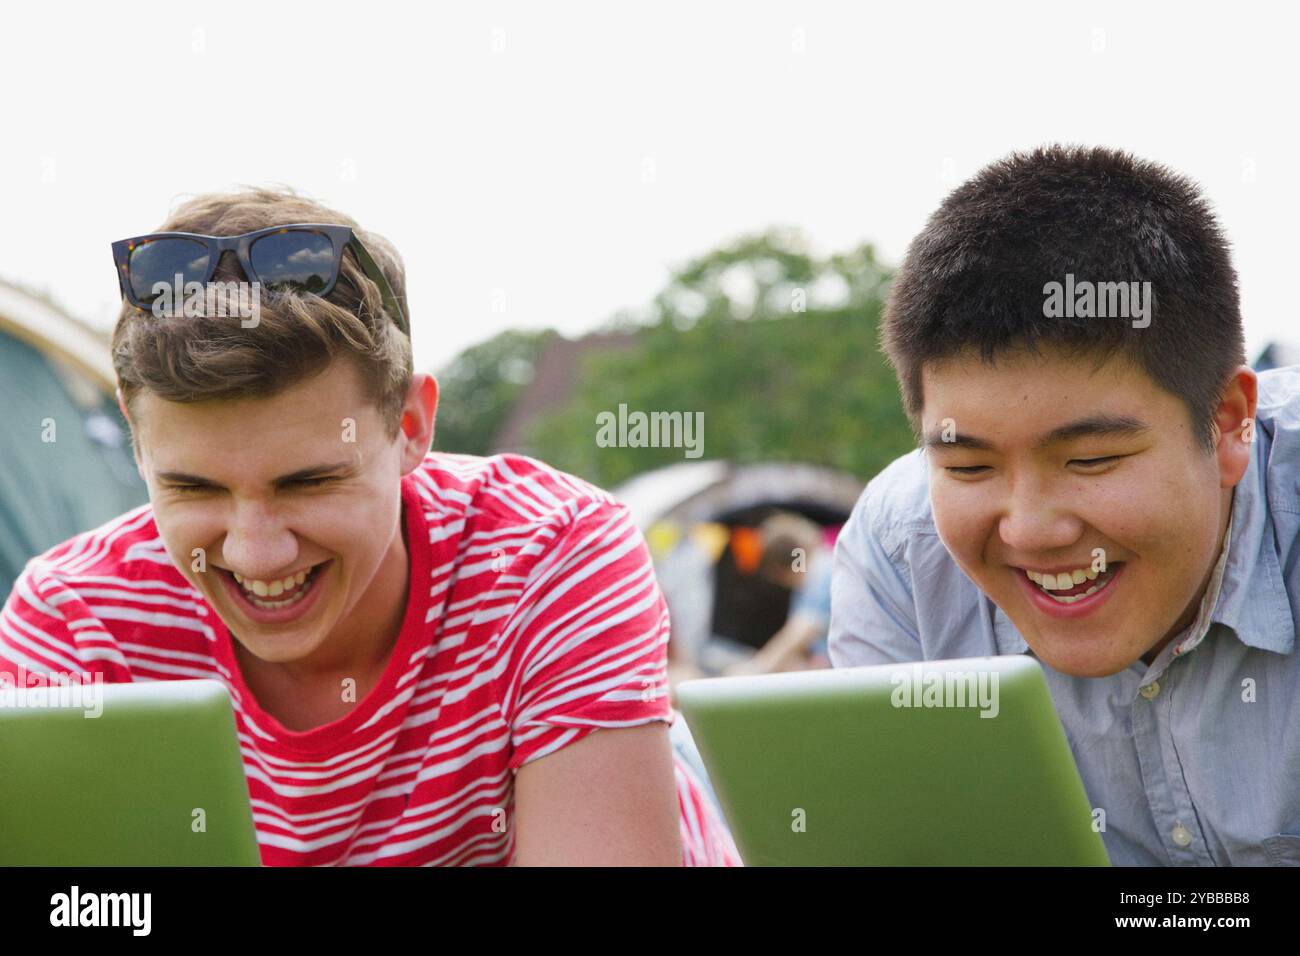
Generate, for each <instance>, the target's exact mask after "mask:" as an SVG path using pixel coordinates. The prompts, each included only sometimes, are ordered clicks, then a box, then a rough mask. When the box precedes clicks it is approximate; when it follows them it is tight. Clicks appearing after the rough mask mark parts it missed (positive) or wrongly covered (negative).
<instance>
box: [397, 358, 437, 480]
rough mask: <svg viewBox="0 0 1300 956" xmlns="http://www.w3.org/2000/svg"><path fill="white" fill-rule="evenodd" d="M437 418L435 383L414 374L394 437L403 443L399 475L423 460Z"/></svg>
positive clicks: (429, 377)
mask: <svg viewBox="0 0 1300 956" xmlns="http://www.w3.org/2000/svg"><path fill="white" fill-rule="evenodd" d="M437 417H438V380H437V379H435V378H434V377H433V376H432V375H430V374H428V373H427V372H416V373H415V375H414V376H413V377H412V378H411V387H410V390H409V391H408V392H407V395H406V405H405V407H404V408H403V410H402V427H401V431H400V433H399V435H398V438H399V439H400V440H402V441H403V442H404V446H405V447H404V448H403V461H402V473H403V474H407V473H409V472H411V471H413V470H414V469H415V468H417V467H418V466H419V464H420V462H422V461H423V460H424V456H425V455H426V454H427V453H428V451H429V448H430V446H432V444H433V429H434V421H435V420H436V419H437Z"/></svg>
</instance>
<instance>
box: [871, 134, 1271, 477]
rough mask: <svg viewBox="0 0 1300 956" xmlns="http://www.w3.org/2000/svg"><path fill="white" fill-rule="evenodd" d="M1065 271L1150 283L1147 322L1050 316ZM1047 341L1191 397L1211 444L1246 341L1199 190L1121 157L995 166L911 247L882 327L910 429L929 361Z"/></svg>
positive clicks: (1223, 254) (1104, 152)
mask: <svg viewBox="0 0 1300 956" xmlns="http://www.w3.org/2000/svg"><path fill="white" fill-rule="evenodd" d="M1067 275H1071V276H1073V277H1075V278H1077V279H1078V280H1087V281H1090V282H1093V283H1119V282H1139V283H1140V282H1150V283H1151V285H1150V287H1149V289H1150V292H1151V299H1150V301H1151V308H1150V315H1149V322H1150V324H1149V325H1148V326H1146V327H1145V328H1135V327H1134V323H1133V322H1132V321H1130V320H1129V318H1127V317H1109V318H1096V317H1093V318H1084V317H1065V316H1061V317H1048V316H1046V315H1045V314H1044V301H1045V298H1046V286H1047V285H1048V283H1051V282H1060V283H1064V282H1065V281H1066V276H1067ZM1043 345H1048V346H1053V347H1057V348H1060V349H1063V350H1064V351H1065V352H1066V354H1068V355H1071V356H1076V355H1090V356H1092V357H1094V358H1095V359H1096V361H1097V364H1098V366H1100V365H1101V364H1102V363H1104V362H1105V361H1106V359H1108V358H1109V357H1110V356H1112V355H1114V354H1116V353H1117V352H1118V353H1121V354H1125V355H1127V356H1128V357H1130V358H1131V359H1133V360H1134V361H1135V362H1136V363H1137V364H1138V365H1139V366H1140V367H1141V368H1142V369H1144V370H1145V371H1146V373H1147V375H1148V376H1150V378H1151V379H1152V380H1153V381H1154V382H1155V383H1156V384H1157V385H1158V386H1159V387H1161V388H1163V389H1164V390H1165V391H1168V392H1171V393H1172V394H1174V395H1177V396H1178V397H1179V398H1181V399H1182V400H1183V402H1184V403H1185V404H1186V406H1187V409H1188V413H1189V415H1190V418H1191V422H1192V427H1193V431H1194V435H1195V438H1196V439H1197V440H1198V442H1199V443H1200V445H1201V447H1202V448H1204V449H1206V450H1207V451H1208V450H1210V449H1212V448H1213V445H1214V411H1215V408H1216V407H1217V405H1218V402H1219V399H1220V398H1221V397H1222V394H1223V389H1224V387H1225V385H1226V384H1227V382H1228V380H1229V378H1230V377H1231V374H1232V372H1233V371H1234V370H1235V369H1236V368H1237V367H1238V366H1240V365H1242V364H1243V363H1244V362H1245V360H1246V359H1245V342H1244V334H1243V331H1242V325H1241V308H1240V304H1239V300H1238V295H1237V274H1236V271H1235V270H1234V269H1233V267H1232V258H1231V255H1230V253H1229V248H1228V243H1227V240H1226V239H1225V238H1224V236H1223V234H1222V232H1221V231H1220V228H1219V225H1218V222H1217V221H1216V219H1215V216H1214V213H1213V212H1212V211H1211V209H1210V207H1209V205H1208V203H1207V202H1206V201H1205V199H1204V198H1203V197H1202V195H1201V192H1200V189H1199V188H1198V187H1197V186H1196V184H1195V183H1193V182H1192V181H1191V180H1189V179H1187V178H1186V177H1185V176H1182V175H1179V174H1177V173H1174V172H1172V171H1171V170H1169V169H1167V168H1166V167H1164V166H1162V165H1160V164H1158V163H1153V162H1149V161H1146V160H1141V159H1137V158H1134V157H1133V156H1132V155H1130V154H1128V153H1125V152H1123V151H1120V150H1113V149H1106V148H1102V147H1094V148H1087V147H1082V146H1061V145H1051V146H1043V147H1039V148H1038V149H1035V150H1033V151H1032V152H1028V153H1020V152H1017V153H1012V154H1011V155H1010V156H1008V157H1006V158H1005V159H1002V160H999V161H998V162H995V163H993V164H991V165H989V166H986V167H985V168H984V169H982V170H981V171H980V172H979V173H977V174H976V175H975V176H974V177H973V178H972V179H970V180H969V181H967V182H966V183H964V184H962V185H961V186H959V187H958V188H957V189H956V190H954V191H953V192H952V193H951V194H950V195H949V196H948V197H947V198H946V199H945V200H944V201H943V204H942V205H941V206H940V207H939V209H938V211H937V212H935V213H934V215H933V216H931V217H930V220H929V222H927V223H926V226H925V228H924V229H923V230H922V231H921V233H920V234H919V235H918V236H917V237H916V238H915V239H914V240H913V241H912V244H911V245H910V246H909V247H908V251H907V256H906V258H905V259H904V262H903V265H902V266H901V267H900V269H899V271H898V273H897V275H896V276H895V278H894V281H893V284H892V288H891V289H890V294H889V300H888V302H887V304H886V307H885V312H884V317H883V321H882V325H881V347H882V349H883V350H884V352H885V354H886V355H887V356H888V358H889V361H890V363H891V364H892V365H893V367H894V371H895V373H896V374H897V375H898V379H899V385H900V388H901V390H902V394H903V407H904V410H905V411H906V413H907V416H908V418H909V420H910V421H911V423H912V427H913V430H914V431H916V433H917V435H918V437H919V436H920V430H921V426H920V419H921V408H922V402H923V395H922V392H921V369H922V366H923V365H925V364H927V363H931V362H937V361H940V360H943V359H946V358H950V357H952V356H954V355H956V354H958V353H961V352H964V351H966V350H967V349H973V350H976V351H978V354H979V355H980V357H981V359H982V360H983V361H984V362H986V363H988V362H992V361H993V360H994V359H995V357H996V356H997V355H999V354H1000V353H1004V352H1007V351H1016V350H1018V349H1027V350H1029V351H1030V352H1033V353H1037V352H1038V351H1039V348H1040V347H1041V346H1043Z"/></svg>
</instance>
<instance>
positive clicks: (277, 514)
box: [0, 190, 736, 865]
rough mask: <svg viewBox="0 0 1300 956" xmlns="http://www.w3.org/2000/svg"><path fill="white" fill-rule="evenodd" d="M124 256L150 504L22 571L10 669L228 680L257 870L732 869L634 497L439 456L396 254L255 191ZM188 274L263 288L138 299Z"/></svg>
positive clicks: (5, 644)
mask: <svg viewBox="0 0 1300 956" xmlns="http://www.w3.org/2000/svg"><path fill="white" fill-rule="evenodd" d="M167 234H170V235H167ZM177 234H181V235H177ZM114 257H115V260H116V263H117V266H118V270H119V272H118V276H119V280H120V282H121V284H122V290H123V295H124V298H125V299H126V301H125V302H124V304H123V309H122V313H121V315H120V317H119V320H118V323H117V327H116V329H115V332H114V335H113V360H114V364H115V368H116V371H117V376H118V383H119V400H120V403H121V405H122V410H123V414H124V415H126V416H127V417H128V419H129V421H130V424H131V431H132V441H133V445H134V448H135V453H136V460H137V463H138V465H139V468H140V472H141V475H142V476H143V477H144V479H145V481H146V482H147V485H148V490H149V498H150V501H149V503H148V504H147V505H144V506H142V507H140V508H138V509H136V510H134V511H132V512H129V513H128V514H125V515H123V516H121V517H120V518H118V519H115V520H114V521H111V522H109V523H107V524H105V525H104V526H103V527H100V528H97V529H95V530H93V531H89V532H86V533H84V534H81V535H79V536H77V537H75V538H73V539H72V540H70V541H67V542H65V543H63V544H61V545H59V546H57V547H55V548H52V549H51V550H50V551H48V552H47V553H45V554H43V555H41V556H40V557H38V558H34V559H33V560H32V561H31V562H30V563H29V564H28V566H27V569H26V570H25V572H24V574H23V575H22V577H21V578H20V579H19V581H18V582H17V584H16V586H15V587H14V590H13V592H12V594H11V596H10V598H9V600H8V601H7V603H6V605H5V607H4V610H3V612H2V613H0V672H3V671H8V672H9V675H10V678H11V680H12V682H13V683H16V684H18V685H19V686H22V683H23V680H24V676H25V674H27V673H31V674H43V673H50V672H56V671H57V672H69V671H72V672H87V673H96V674H102V675H103V677H104V679H105V680H107V681H109V682H119V681H132V680H172V679H181V678H212V679H216V680H219V681H222V682H223V683H224V684H225V685H226V686H227V687H228V688H229V689H230V692H231V695H232V697H233V699H234V703H235V714H236V724H237V728H238V734H239V742H240V746H241V748H242V751H243V755H244V762H245V769H246V771H247V777H248V783H249V789H250V793H251V797H252V804H253V812H254V817H255V821H256V826H257V835H258V840H259V843H260V845H261V848H262V859H263V862H265V863H266V864H271V865H322V864H381V865H433V864H506V863H512V862H513V863H517V864H655V865H658V864H664V865H675V864H678V863H682V862H685V863H688V864H712V863H734V862H736V857H735V851H734V847H733V846H732V844H731V842H730V838H729V836H728V835H727V833H726V830H725V826H723V825H722V824H721V822H720V820H719V818H718V817H717V815H716V813H715V811H714V810H713V809H712V808H711V807H710V806H709V804H708V802H707V799H706V798H702V796H701V790H700V789H699V787H698V785H697V784H698V781H696V779H695V778H694V777H693V776H692V774H691V771H690V770H689V769H687V768H686V767H685V766H684V765H683V764H682V763H680V762H679V761H677V760H676V758H675V755H674V752H673V750H672V748H671V746H670V742H669V732H668V723H669V722H670V721H671V720H672V719H673V713H672V711H671V710H670V708H669V704H668V697H667V687H666V682H665V668H666V644H667V640H668V615H667V611H666V609H665V606H664V603H663V600H662V598H661V596H660V593H659V589H658V587H657V585H656V583H655V579H654V574H653V571H652V568H651V565H650V560H649V557H648V553H647V551H646V548H645V545H644V543H643V541H642V539H641V537H640V536H639V534H638V532H637V531H636V529H635V528H634V526H633V525H632V523H631V521H630V520H629V518H628V514H627V511H626V509H625V508H624V507H623V506H621V505H620V504H618V503H617V502H615V501H614V500H613V499H611V498H610V497H609V496H608V495H607V494H605V493H604V492H603V491H601V490H599V489H597V488H595V487H593V486H591V485H589V484H587V483H585V482H583V481H581V480H579V479H577V478H575V477H572V476H570V475H567V474H564V473H561V472H559V471H556V470H554V469H552V468H549V467H547V466H546V465H544V464H542V463H541V462H538V461H535V460H533V459H530V458H525V457H521V456H517V455H496V456H492V457H488V458H480V457H471V456H467V455H457V454H447V453H436V452H430V451H429V447H430V443H431V440H432V436H433V431H434V417H435V413H436V410H437V404H438V386H437V382H436V381H435V380H434V379H433V377H432V376H430V375H427V374H419V373H414V372H413V369H412V359H411V344H410V339H409V327H408V325H407V317H406V309H405V301H406V297H405V276H404V270H403V267H402V263H401V260H400V259H399V258H398V256H397V254H396V251H395V250H394V249H393V248H392V247H391V246H390V245H389V244H388V243H387V242H385V241H384V240H383V239H381V237H379V236H377V235H375V234H372V233H368V232H365V231H364V230H362V229H360V228H359V227H358V226H357V224H356V223H355V222H354V221H353V220H351V219H349V218H347V217H345V216H342V215H340V214H339V213H337V212H335V211H333V210H330V209H327V208H325V207H323V206H321V205H318V204H316V203H314V202H311V201H309V200H307V199H305V198H303V197H300V196H298V195H296V194H294V193H292V192H291V191H270V190H250V191H245V192H240V193H236V194H230V195H208V196H200V197H198V198H195V199H193V200H191V201H189V202H187V203H185V204H184V205H182V206H180V207H179V208H178V209H177V210H176V211H175V213H174V214H173V215H172V216H171V217H170V218H169V219H168V221H167V222H166V223H165V224H164V225H163V226H162V227H161V229H160V232H159V233H158V234H151V235H149V236H142V237H139V238H136V239H133V240H124V241H123V242H121V243H117V244H115V246H114ZM176 277H180V278H176ZM173 279H175V282H174V283H173ZM182 280H184V281H182ZM191 282H197V283H199V284H200V286H202V287H206V286H208V285H210V284H226V287H227V288H235V287H236V286H230V285H229V284H230V283H235V284H238V283H241V282H247V283H250V284H253V288H255V289H256V290H257V291H258V294H257V295H253V296H240V297H238V298H237V300H236V301H237V302H238V303H239V304H243V305H246V304H247V303H249V302H252V303H254V304H255V305H257V309H256V310H255V313H256V314H253V315H247V314H244V313H239V314H230V315H227V314H224V313H223V312H222V311H221V310H218V311H217V313H216V314H212V312H211V310H209V312H208V314H205V315H200V316H195V315H194V314H192V311H191V310H189V308H188V307H189V306H191V305H193V304H195V303H194V302H192V301H190V300H189V299H188V298H187V301H186V303H185V304H186V306H187V308H186V309H181V308H178V307H179V306H180V305H181V304H182V303H180V302H176V301H173V303H172V305H173V306H177V307H168V308H156V306H157V305H158V304H159V301H158V299H157V298H156V296H157V295H158V294H159V293H162V294H163V295H168V294H170V292H171V291H172V290H173V289H174V290H175V291H176V292H178V293H179V292H183V291H185V290H187V289H188V286H189V284H190V283H191ZM169 287H170V288H169ZM172 298H173V300H174V299H175V296H172ZM208 304H209V305H210V303H208ZM86 478H87V480H93V476H86ZM594 731H600V732H599V733H596V732H594Z"/></svg>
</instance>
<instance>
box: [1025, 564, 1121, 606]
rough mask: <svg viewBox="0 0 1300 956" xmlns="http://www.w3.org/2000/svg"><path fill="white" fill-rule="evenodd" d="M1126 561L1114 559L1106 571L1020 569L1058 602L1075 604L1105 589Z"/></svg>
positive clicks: (1087, 569) (1043, 591) (1086, 569)
mask: <svg viewBox="0 0 1300 956" xmlns="http://www.w3.org/2000/svg"><path fill="white" fill-rule="evenodd" d="M1123 563H1124V562H1122V561H1114V562H1111V563H1110V564H1109V565H1107V567H1106V570H1105V571H1094V570H1092V568H1079V569H1077V570H1075V571H1073V572H1067V573H1064V574H1042V573H1040V572H1038V571H1033V570H1029V569H1025V568H1021V569H1019V571H1020V573H1021V574H1023V575H1025V577H1027V578H1028V579H1029V580H1030V581H1032V582H1033V583H1034V585H1035V586H1036V587H1037V588H1038V590H1040V591H1041V592H1042V593H1043V594H1045V595H1047V596H1048V597H1050V598H1051V599H1052V600H1053V601H1055V602H1056V603H1057V604H1073V603H1074V602H1076V601H1081V600H1083V599H1084V598H1086V597H1090V596H1092V595H1094V594H1097V593H1099V592H1101V591H1104V590H1105V589H1106V588H1107V586H1109V584H1110V582H1111V581H1113V580H1114V578H1115V574H1116V573H1117V571H1116V569H1118V568H1119V567H1120V566H1121V565H1122V564H1123Z"/></svg>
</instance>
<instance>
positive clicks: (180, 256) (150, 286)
mask: <svg viewBox="0 0 1300 956" xmlns="http://www.w3.org/2000/svg"><path fill="white" fill-rule="evenodd" d="M209 258H210V257H209V255H208V247H207V246H205V245H204V244H203V243H201V242H195V241H194V240H193V239H175V238H171V239H154V240H152V241H151V242H145V243H142V244H141V245H138V246H136V247H135V248H134V249H132V250H131V257H130V259H129V261H128V263H127V274H128V275H130V277H131V291H132V292H134V293H135V297H136V298H137V299H139V300H140V301H141V302H145V303H148V302H152V301H153V300H154V299H156V298H157V297H158V295H159V294H160V293H159V291H158V290H156V289H155V288H154V286H155V285H157V284H158V283H162V284H163V285H165V286H166V287H167V288H168V289H171V288H173V286H174V285H175V283H176V276H177V275H178V274H179V275H180V276H181V283H182V286H183V284H184V283H186V282H202V281H203V280H204V277H205V276H207V274H208V259H209Z"/></svg>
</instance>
